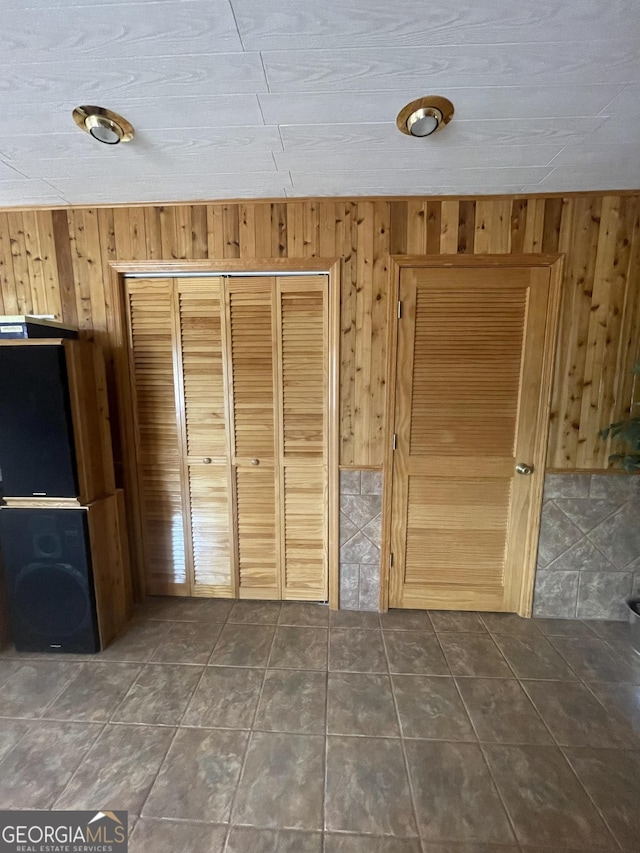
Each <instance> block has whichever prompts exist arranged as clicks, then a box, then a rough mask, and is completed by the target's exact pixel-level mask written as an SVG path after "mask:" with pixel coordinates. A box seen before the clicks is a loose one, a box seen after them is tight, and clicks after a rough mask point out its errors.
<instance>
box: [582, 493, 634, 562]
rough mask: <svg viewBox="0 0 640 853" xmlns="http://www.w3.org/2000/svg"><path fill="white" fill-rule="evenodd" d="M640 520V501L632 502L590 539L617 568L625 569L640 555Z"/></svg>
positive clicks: (590, 535) (598, 529)
mask: <svg viewBox="0 0 640 853" xmlns="http://www.w3.org/2000/svg"><path fill="white" fill-rule="evenodd" d="M615 479H619V478H618V477H616V478H615ZM639 518H640V501H639V500H630V501H628V502H627V503H626V504H624V505H623V506H622V507H620V509H619V510H618V511H617V512H616V513H614V514H613V515H612V516H609V518H606V519H605V520H604V521H603V522H601V523H600V524H599V525H598V526H597V527H595V528H594V529H593V530H591V531H590V532H589V533H588V534H587V535H588V538H589V539H590V540H591V542H593V544H594V545H596V546H597V547H598V548H599V549H600V551H602V553H603V554H604V555H605V557H608V558H609V560H611V562H612V563H613V564H614V565H615V566H616V567H617V568H619V569H623V568H624V567H625V566H628V565H629V563H630V562H632V560H635V558H636V557H637V556H638V555H640V524H638V519H639Z"/></svg>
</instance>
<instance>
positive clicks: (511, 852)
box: [422, 841, 563, 853]
mask: <svg viewBox="0 0 640 853" xmlns="http://www.w3.org/2000/svg"><path fill="white" fill-rule="evenodd" d="M422 850H423V853H520V850H524V847H522V848H521V847H516V846H515V845H514V844H506V845H505V844H473V843H472V844H455V843H451V844H448V843H447V842H444V843H439V842H430V841H425V842H424V843H423V845H422ZM546 853H563V851H560V850H557V849H556V848H554V850H553V851H551V850H547V851H546Z"/></svg>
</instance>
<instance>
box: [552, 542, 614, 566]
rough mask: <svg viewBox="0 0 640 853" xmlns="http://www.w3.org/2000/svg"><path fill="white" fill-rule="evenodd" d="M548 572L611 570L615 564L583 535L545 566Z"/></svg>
mask: <svg viewBox="0 0 640 853" xmlns="http://www.w3.org/2000/svg"><path fill="white" fill-rule="evenodd" d="M546 571H548V572H613V571H615V566H614V565H613V563H611V562H610V561H609V560H607V558H606V557H605V556H604V554H602V552H601V551H599V550H598V549H597V548H596V546H595V545H594V544H593V543H592V542H589V540H588V539H587V538H586V537H585V538H584V539H580V541H579V542H576V544H575V545H572V546H571V548H569V550H568V551H565V552H564V554H561V555H560V556H559V557H558V558H557V560H554V561H553V562H552V563H549V565H548V566H546Z"/></svg>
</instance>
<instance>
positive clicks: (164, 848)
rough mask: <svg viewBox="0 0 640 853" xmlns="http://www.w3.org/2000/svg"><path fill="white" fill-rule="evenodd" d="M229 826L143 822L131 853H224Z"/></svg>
mask: <svg viewBox="0 0 640 853" xmlns="http://www.w3.org/2000/svg"><path fill="white" fill-rule="evenodd" d="M226 834H227V827H226V826H214V825H212V824H210V823H186V822H185V821H176V820H151V819H149V818H140V820H139V821H138V822H137V823H136V826H135V829H134V830H133V833H132V834H131V840H130V841H129V853H151V851H153V853H223V851H224V839H225V836H226Z"/></svg>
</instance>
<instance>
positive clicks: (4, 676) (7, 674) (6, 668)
mask: <svg viewBox="0 0 640 853" xmlns="http://www.w3.org/2000/svg"><path fill="white" fill-rule="evenodd" d="M21 666H22V663H21V662H20V661H17V660H0V687H2V685H3V684H5V683H6V682H7V681H9V679H10V678H13V676H14V675H15V674H16V672H18V670H19V669H20V667H21Z"/></svg>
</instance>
